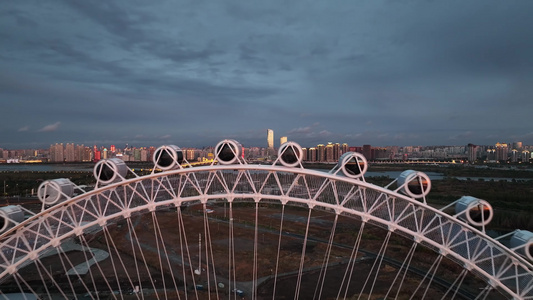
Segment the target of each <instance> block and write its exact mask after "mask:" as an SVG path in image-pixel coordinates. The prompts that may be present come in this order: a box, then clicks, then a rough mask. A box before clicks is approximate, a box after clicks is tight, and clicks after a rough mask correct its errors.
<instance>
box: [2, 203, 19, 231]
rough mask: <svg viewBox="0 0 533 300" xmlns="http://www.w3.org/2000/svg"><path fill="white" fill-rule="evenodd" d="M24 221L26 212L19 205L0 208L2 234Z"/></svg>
mask: <svg viewBox="0 0 533 300" xmlns="http://www.w3.org/2000/svg"><path fill="white" fill-rule="evenodd" d="M22 221H24V211H22V209H21V208H20V207H19V206H18V205H8V206H4V207H0V234H2V233H4V232H6V231H7V230H8V229H10V228H12V227H13V226H15V225H17V224H18V223H20V222H22Z"/></svg>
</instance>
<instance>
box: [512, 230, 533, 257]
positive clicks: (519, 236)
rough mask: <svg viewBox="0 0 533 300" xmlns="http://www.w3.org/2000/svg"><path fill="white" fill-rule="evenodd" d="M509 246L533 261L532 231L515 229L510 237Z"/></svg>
mask: <svg viewBox="0 0 533 300" xmlns="http://www.w3.org/2000/svg"><path fill="white" fill-rule="evenodd" d="M510 243H511V245H510V246H511V248H513V249H515V250H516V252H517V253H519V254H521V255H523V256H525V257H526V258H527V259H529V260H530V261H531V262H533V232H531V231H527V230H517V231H516V232H515V233H514V234H513V236H512V237H511V242H510Z"/></svg>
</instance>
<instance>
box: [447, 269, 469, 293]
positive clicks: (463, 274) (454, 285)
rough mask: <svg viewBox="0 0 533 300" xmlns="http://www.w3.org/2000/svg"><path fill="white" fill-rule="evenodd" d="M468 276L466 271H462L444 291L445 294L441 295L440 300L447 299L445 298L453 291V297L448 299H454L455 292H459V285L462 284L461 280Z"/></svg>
mask: <svg viewBox="0 0 533 300" xmlns="http://www.w3.org/2000/svg"><path fill="white" fill-rule="evenodd" d="M467 274H468V270H467V269H463V270H462V271H461V273H460V274H459V275H458V276H457V278H455V280H454V282H453V283H452V284H451V285H450V286H449V287H448V289H447V290H446V293H444V295H442V298H441V300H444V299H448V298H446V297H447V296H448V294H449V293H450V292H451V291H453V295H452V296H451V297H450V299H455V296H456V295H457V292H459V290H460V288H461V285H462V284H463V280H464V279H465V278H466V275H467Z"/></svg>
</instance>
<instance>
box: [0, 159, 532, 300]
mask: <svg viewBox="0 0 533 300" xmlns="http://www.w3.org/2000/svg"><path fill="white" fill-rule="evenodd" d="M230 170H233V171H268V172H286V173H292V174H301V175H310V176H317V177H320V178H323V179H330V180H333V181H342V182H345V183H348V184H353V185H356V186H359V187H364V188H368V189H371V190H374V191H377V192H380V193H384V194H387V195H389V196H391V197H394V198H399V199H401V200H403V201H407V202H408V203H409V204H412V205H413V206H414V207H420V208H422V209H424V210H429V211H431V212H433V213H434V214H436V215H438V216H440V217H443V218H446V219H447V220H450V221H451V222H453V223H454V224H458V225H460V226H461V227H462V228H463V229H466V230H468V231H470V232H473V233H474V234H476V235H478V236H480V237H482V238H483V239H484V240H486V241H489V242H490V243H491V244H492V245H493V246H495V247H497V248H498V249H499V250H500V251H503V252H504V253H505V254H506V255H507V256H509V257H511V258H512V259H513V260H516V261H517V262H520V263H522V264H523V265H525V266H526V267H528V268H529V270H533V266H532V265H531V264H530V263H529V262H528V261H527V260H525V259H524V258H522V257H521V256H519V255H518V254H517V253H515V252H514V251H512V250H510V249H508V248H507V247H505V246H503V245H502V244H501V243H500V242H499V241H497V240H495V239H493V238H491V237H489V236H488V235H486V234H485V233H483V232H481V231H479V230H477V229H476V228H475V227H472V226H471V225H469V224H468V223H466V222H464V221H462V220H460V219H458V218H455V217H453V216H450V215H448V214H446V213H444V212H442V211H440V210H437V209H435V208H434V207H431V206H429V205H428V204H426V203H424V202H422V201H418V200H416V199H412V198H410V197H408V196H406V195H403V194H400V193H398V192H396V191H392V190H389V189H386V188H383V187H380V186H377V185H373V184H370V183H367V182H365V181H362V180H359V179H353V178H349V177H344V176H338V175H335V174H329V173H325V172H321V171H316V170H309V169H304V168H291V167H284V166H276V165H247V164H238V165H211V166H204V167H194V168H185V169H174V170H167V171H164V172H153V173H151V174H148V175H145V176H137V177H134V178H130V179H125V180H123V181H119V182H115V183H111V184H109V185H103V186H98V187H97V188H96V189H94V190H92V191H88V192H86V193H83V194H80V195H78V196H75V197H72V198H70V199H67V200H66V201H64V202H62V203H58V204H55V205H53V206H51V207H49V208H48V209H46V210H43V211H41V212H40V213H38V214H36V215H34V216H32V217H30V218H28V219H27V220H25V221H23V222H21V223H19V224H17V225H16V226H15V227H13V228H11V229H10V230H8V231H6V232H5V233H4V234H2V235H0V238H2V239H4V238H5V237H8V236H9V235H10V234H12V233H14V232H17V231H19V230H22V229H24V228H25V227H26V226H27V225H29V224H31V223H32V222H34V221H36V220H38V219H40V218H46V217H47V216H48V215H50V214H51V213H52V212H53V211H55V210H58V209H61V208H62V207H66V206H69V205H72V204H74V203H76V202H78V201H81V200H84V199H88V198H90V197H92V196H94V195H101V194H103V193H104V192H106V191H110V190H114V189H116V188H118V187H121V186H127V185H130V184H132V183H136V182H140V181H143V180H149V179H156V178H163V177H167V176H171V175H180V174H188V173H200V172H213V171H230ZM235 197H237V198H253V197H260V198H261V199H272V200H279V201H281V202H282V203H289V202H298V203H303V204H305V203H307V204H309V203H310V200H312V199H304V198H296V197H290V196H288V195H283V194H282V195H267V194H261V193H258V192H257V191H256V192H255V193H247V194H243V193H239V194H235V193H233V192H231V193H226V194H216V195H207V194H201V195H197V196H191V197H188V198H181V199H169V200H165V201H154V202H152V203H146V204H143V205H140V206H137V207H135V208H133V209H132V208H129V209H127V210H122V211H119V212H117V213H115V214H112V215H109V216H106V217H105V218H103V219H99V220H95V221H93V222H91V223H87V224H85V225H83V226H81V225H80V226H77V228H78V229H79V230H81V233H83V232H85V229H87V228H90V227H93V226H95V225H98V226H100V227H101V228H103V227H104V226H107V221H108V220H113V219H119V218H121V217H122V218H126V216H127V215H128V216H129V215H130V214H131V213H133V212H137V211H139V212H140V211H143V210H147V211H148V210H150V211H151V210H152V209H156V208H158V207H160V206H167V205H175V206H178V205H177V204H179V205H181V204H182V203H184V202H190V201H197V200H201V201H203V200H205V201H208V200H210V199H217V198H226V199H229V198H235ZM228 201H229V200H228ZM312 204H313V205H317V206H321V207H325V208H330V209H333V210H335V212H336V213H337V214H338V213H339V212H338V211H341V212H344V213H348V214H351V215H354V216H358V217H361V218H362V219H363V220H364V218H367V220H372V221H375V222H376V223H378V224H381V225H384V226H388V225H392V223H391V221H389V220H385V219H382V218H378V217H375V216H372V215H370V214H369V213H368V212H363V211H358V210H354V209H349V208H347V207H345V206H343V205H334V204H329V203H325V202H320V201H314V202H313V203H312ZM102 221H105V222H104V223H103V224H101V223H99V222H102ZM79 230H78V231H77V232H69V233H65V234H63V235H61V236H59V237H56V240H55V241H54V243H57V242H58V240H57V239H58V238H59V242H61V241H63V240H65V239H67V238H69V237H71V236H73V235H75V234H77V233H79V232H80V231H79ZM394 230H400V231H401V232H404V233H406V234H408V235H409V236H411V237H413V239H415V237H418V238H421V239H422V241H424V242H426V243H428V244H430V245H432V246H434V247H435V248H436V249H438V250H446V251H447V250H449V248H445V247H444V246H443V245H441V244H439V243H436V242H435V241H433V240H431V239H429V238H427V237H425V236H424V235H420V234H417V233H416V232H413V231H411V230H409V229H408V228H407V227H403V226H400V225H398V224H396V227H395V228H394ZM394 230H393V231H394ZM52 246H54V245H53V244H52V242H50V243H47V244H44V245H43V246H42V247H40V248H39V249H41V248H42V250H41V251H39V253H41V252H42V251H45V250H46V249H48V248H50V247H52ZM428 248H429V247H428ZM447 254H450V255H452V256H454V257H455V258H457V259H458V260H459V261H462V262H463V263H465V264H466V265H465V266H463V267H464V268H467V267H468V268H472V269H475V270H476V271H478V272H479V273H481V274H482V275H484V277H485V278H486V279H494V277H493V276H491V275H490V274H488V273H486V272H485V271H484V270H483V269H481V268H480V267H478V266H476V265H475V264H472V263H470V264H468V262H469V260H467V259H464V258H463V256H461V255H460V254H458V253H455V252H453V251H451V252H448V253H447ZM28 259H30V258H29V257H26V260H28ZM22 263H23V260H21V261H19V262H17V263H16V264H14V265H12V266H11V267H13V266H15V267H17V266H19V265H20V264H22ZM11 271H13V269H10V270H7V269H6V271H4V272H3V273H4V274H5V273H6V272H7V273H9V272H11ZM3 276H4V275H2V276H0V278H1V277H3ZM493 283H494V284H495V285H497V286H498V287H500V288H502V289H504V290H505V291H506V292H507V293H509V294H510V295H516V294H515V292H514V291H512V290H510V289H508V287H507V286H506V285H504V284H502V283H501V282H499V281H498V280H497V281H496V282H493Z"/></svg>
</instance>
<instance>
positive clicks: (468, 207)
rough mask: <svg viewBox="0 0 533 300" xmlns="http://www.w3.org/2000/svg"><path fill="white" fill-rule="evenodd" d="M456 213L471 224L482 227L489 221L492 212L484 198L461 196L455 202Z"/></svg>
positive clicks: (492, 214)
mask: <svg viewBox="0 0 533 300" xmlns="http://www.w3.org/2000/svg"><path fill="white" fill-rule="evenodd" d="M455 213H456V215H457V216H458V217H459V218H461V219H463V220H465V221H466V222H468V223H470V224H471V225H474V226H478V227H482V226H485V225H487V224H489V223H490V221H491V220H492V217H493V216H494V212H493V210H492V206H491V205H490V204H489V203H488V202H487V201H485V200H481V199H478V198H475V197H472V196H463V197H461V198H460V199H459V200H457V201H456V202H455Z"/></svg>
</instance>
